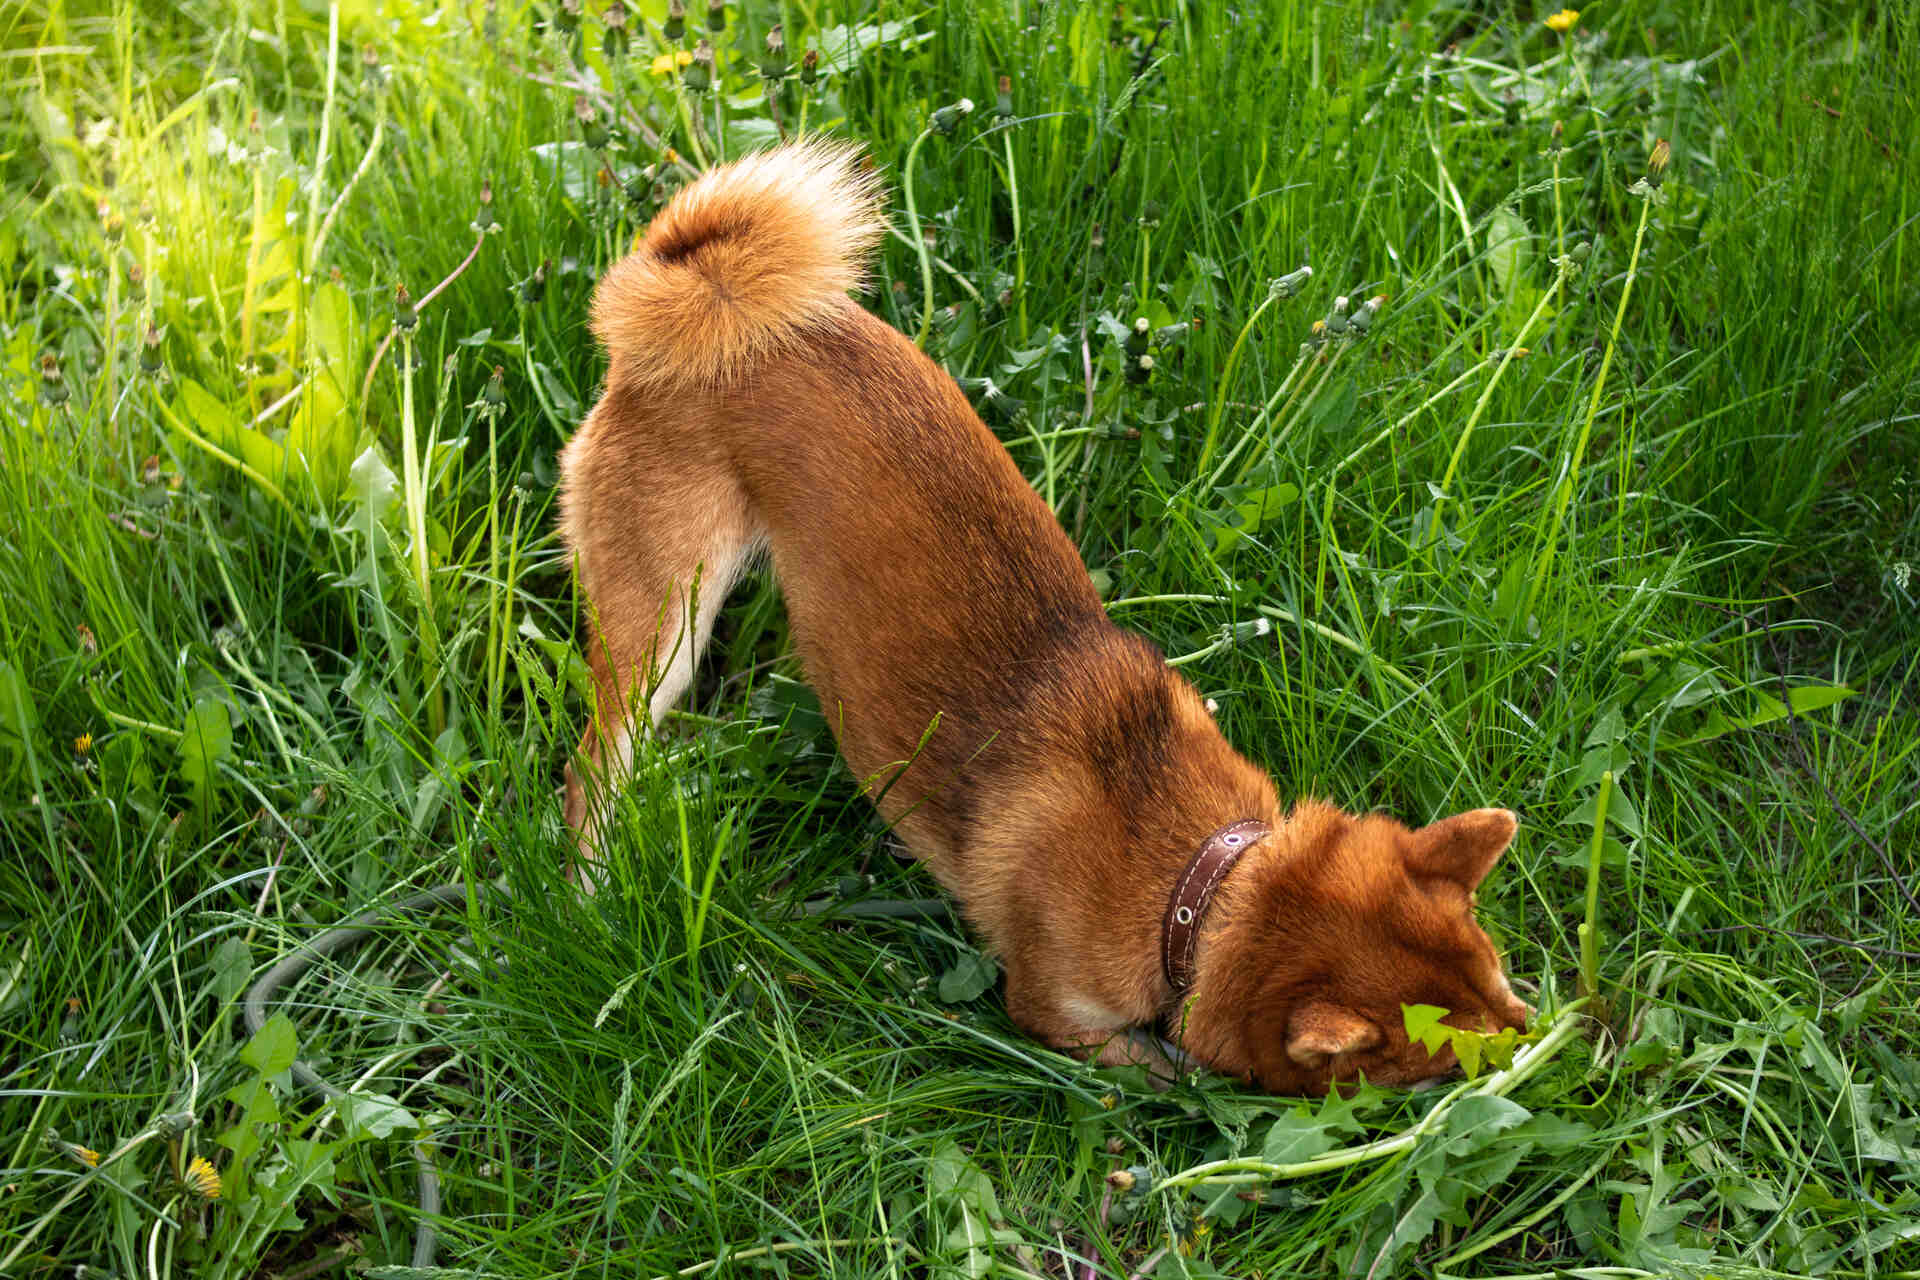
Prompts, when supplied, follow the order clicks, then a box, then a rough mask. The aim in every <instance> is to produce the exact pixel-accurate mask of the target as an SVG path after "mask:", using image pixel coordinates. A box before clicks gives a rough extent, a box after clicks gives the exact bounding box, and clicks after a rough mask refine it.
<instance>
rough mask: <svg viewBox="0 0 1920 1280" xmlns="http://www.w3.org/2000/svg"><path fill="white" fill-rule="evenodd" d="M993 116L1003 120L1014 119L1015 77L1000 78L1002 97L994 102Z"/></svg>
mask: <svg viewBox="0 0 1920 1280" xmlns="http://www.w3.org/2000/svg"><path fill="white" fill-rule="evenodd" d="M993 114H994V115H996V116H998V117H999V118H1000V119H1002V120H1011V119H1012V118H1013V77H1012V76H1001V77H1000V95H999V97H997V98H996V99H995V100H994V103H993Z"/></svg>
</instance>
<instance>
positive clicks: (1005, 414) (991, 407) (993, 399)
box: [980, 378, 1027, 426]
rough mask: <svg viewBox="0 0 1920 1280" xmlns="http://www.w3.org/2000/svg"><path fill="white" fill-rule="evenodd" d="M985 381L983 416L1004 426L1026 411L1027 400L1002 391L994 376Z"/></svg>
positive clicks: (982, 399) (982, 397)
mask: <svg viewBox="0 0 1920 1280" xmlns="http://www.w3.org/2000/svg"><path fill="white" fill-rule="evenodd" d="M983 381H984V382H985V383H986V387H985V389H984V390H983V391H982V392H981V395H980V408H981V411H982V416H984V417H985V418H987V419H988V420H989V421H991V422H997V423H999V424H1001V425H1003V426H1004V425H1006V424H1007V423H1010V422H1017V421H1018V420H1019V418H1020V415H1021V414H1022V413H1023V412H1025V411H1026V407H1027V406H1026V402H1025V401H1023V400H1021V399H1020V398H1019V397H1018V396H1010V395H1008V394H1007V393H1006V392H1005V391H1002V390H1001V389H1000V387H999V385H998V384H997V383H995V382H994V380H993V379H992V378H986V379H983Z"/></svg>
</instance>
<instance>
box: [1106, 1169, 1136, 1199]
mask: <svg viewBox="0 0 1920 1280" xmlns="http://www.w3.org/2000/svg"><path fill="white" fill-rule="evenodd" d="M1133 1184H1134V1177H1133V1170H1131V1169H1115V1170H1114V1171H1113V1172H1112V1173H1110V1174H1108V1175H1107V1185H1108V1186H1110V1187H1112V1188H1113V1189H1114V1190H1115V1191H1118V1192H1120V1193H1121V1194H1123V1195H1124V1194H1125V1193H1126V1192H1129V1191H1131V1190H1133Z"/></svg>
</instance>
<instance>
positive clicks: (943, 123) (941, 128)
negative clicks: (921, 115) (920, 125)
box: [927, 98, 973, 138]
mask: <svg viewBox="0 0 1920 1280" xmlns="http://www.w3.org/2000/svg"><path fill="white" fill-rule="evenodd" d="M972 113H973V99H972V98H962V99H960V101H958V102H952V103H948V104H947V105H946V106H944V107H941V108H940V109H939V110H938V111H935V112H934V113H933V116H932V118H931V119H929V120H928V121H927V125H928V127H929V128H931V129H932V130H933V131H934V132H935V133H937V134H939V135H940V136H941V137H943V138H949V137H952V136H953V131H954V130H955V129H958V128H959V127H960V121H961V119H962V118H963V117H965V116H968V115H971V114H972Z"/></svg>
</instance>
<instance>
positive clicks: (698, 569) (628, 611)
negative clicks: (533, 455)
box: [562, 431, 763, 862]
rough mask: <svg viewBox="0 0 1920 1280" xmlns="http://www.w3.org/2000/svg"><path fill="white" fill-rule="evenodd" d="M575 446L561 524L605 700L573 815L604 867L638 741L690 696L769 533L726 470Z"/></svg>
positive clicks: (570, 781)
mask: <svg viewBox="0 0 1920 1280" xmlns="http://www.w3.org/2000/svg"><path fill="white" fill-rule="evenodd" d="M576 443H577V444H579V445H580V447H579V448H578V449H576V448H575V447H572V446H570V447H569V449H568V451H567V456H566V457H565V458H564V459H563V463H562V465H563V468H564V469H565V473H566V481H567V493H566V507H565V513H564V517H563V521H562V524H563V528H564V531H565V534H566V538H567V541H568V543H569V545H570V546H571V547H572V549H573V553H574V557H575V561H576V564H577V568H578V573H579V580H580V583H581V586H582V588H583V589H584V591H585V593H586V597H587V599H586V604H587V611H588V643H587V655H588V662H589V664H590V666H591V668H592V671H593V686H594V698H593V702H594V705H593V719H592V723H591V724H589V725H588V727H587V731H586V734H585V736H584V737H583V738H582V739H581V742H580V749H579V752H578V753H577V755H576V756H575V758H574V761H573V764H572V765H571V766H570V767H569V768H568V770H567V796H566V819H567V824H568V826H570V827H571V828H572V829H573V831H574V835H575V837H576V839H577V840H578V841H579V847H580V852H581V855H582V857H583V859H584V860H585V861H587V862H597V861H598V857H597V854H596V851H595V835H596V831H597V828H598V826H599V824H600V823H601V822H602V821H604V820H605V815H606V812H607V809H608V807H609V805H608V802H609V801H610V799H611V797H612V796H613V794H614V792H615V791H616V790H617V789H618V787H619V786H620V785H621V782H622V780H623V779H624V777H625V775H626V774H627V773H628V772H629V770H630V769H631V765H632V757H633V747H634V741H635V738H636V737H637V736H638V735H640V734H643V733H646V732H648V731H650V730H652V729H653V728H655V727H657V726H658V725H659V723H660V721H661V720H662V719H663V718H664V717H665V716H666V714H667V712H668V711H669V710H670V709H672V707H673V706H674V704H676V703H677V702H679V701H680V700H681V699H682V698H684V697H685V696H686V693H687V690H688V688H689V686H691V685H692V683H693V674H694V668H695V666H696V664H697V663H698V662H699V659H700V654H701V653H702V651H704V650H705V648H706V646H707V642H708V640H709V639H711V638H712V635H713V624H714V619H715V618H716V617H717V616H718V615H719V612H720V606H721V604H722V603H723V602H724V601H725V600H726V597H727V593H728V591H729V590H731V589H732V587H733V585H734V584H735V583H736V582H738V581H739V579H740V576H741V574H742V573H743V572H744V571H745V569H746V567H747V565H748V564H749V563H750V562H751V561H752V559H753V557H754V554H755V553H756V551H757V550H758V548H759V545H760V543H761V540H762V537H763V534H762V531H761V527H760V522H759V520H758V518H757V517H756V516H755V514H754V512H753V510H752V508H751V506H750V505H749V503H748V501H747V497H746V494H745V492H744V491H742V490H741V488H740V486H739V484H738V483H737V482H736V481H735V480H734V478H733V477H732V475H731V474H729V473H728V472H726V471H725V470H724V469H722V468H721V467H719V466H717V465H712V464H697V463H695V464H690V463H689V462H688V461H687V460H685V459H677V460H676V461H677V462H678V463H679V465H678V466H676V467H675V468H673V469H672V470H671V471H670V472H668V471H666V469H665V468H658V467H637V468H632V467H628V466H623V465H620V464H621V462H623V461H631V459H613V458H609V457H608V456H607V455H608V454H609V453H610V452H613V451H615V450H618V449H619V447H620V446H619V444H618V443H615V444H614V445H613V448H612V449H606V448H602V449H598V450H594V449H593V448H592V444H591V440H590V433H589V432H585V431H583V432H582V438H581V439H579V440H578V441H577V442H576ZM590 451H591V452H592V453H593V454H594V455H595V457H594V460H593V462H592V464H591V465H585V464H584V462H583V459H584V456H585V455H586V454H588V453H589V452H590ZM642 701H644V702H645V704H646V711H645V719H644V721H642V720H640V719H639V710H640V703H641V702H642Z"/></svg>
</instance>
